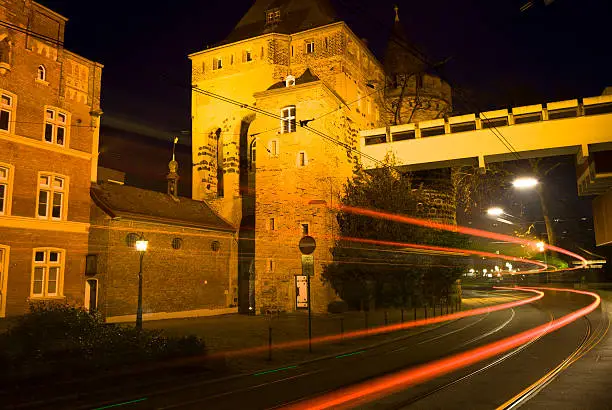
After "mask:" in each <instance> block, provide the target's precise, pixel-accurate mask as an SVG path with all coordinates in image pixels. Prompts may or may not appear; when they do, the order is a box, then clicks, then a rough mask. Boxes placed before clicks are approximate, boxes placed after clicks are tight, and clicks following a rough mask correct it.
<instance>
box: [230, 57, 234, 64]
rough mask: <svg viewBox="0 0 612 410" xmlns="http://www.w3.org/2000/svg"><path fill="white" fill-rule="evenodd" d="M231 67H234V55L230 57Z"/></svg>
mask: <svg viewBox="0 0 612 410" xmlns="http://www.w3.org/2000/svg"><path fill="white" fill-rule="evenodd" d="M230 65H234V55H233V54H232V55H231V56H230Z"/></svg>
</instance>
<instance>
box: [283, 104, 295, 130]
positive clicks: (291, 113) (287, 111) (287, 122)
mask: <svg viewBox="0 0 612 410" xmlns="http://www.w3.org/2000/svg"><path fill="white" fill-rule="evenodd" d="M296 125H297V124H296V119H295V105H292V106H289V107H285V108H283V109H282V110H281V132H282V133H283V134H287V133H290V132H295V129H296Z"/></svg>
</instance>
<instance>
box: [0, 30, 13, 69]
mask: <svg viewBox="0 0 612 410" xmlns="http://www.w3.org/2000/svg"><path fill="white" fill-rule="evenodd" d="M0 64H11V43H10V41H9V39H8V37H5V38H4V39H3V40H2V41H0Z"/></svg>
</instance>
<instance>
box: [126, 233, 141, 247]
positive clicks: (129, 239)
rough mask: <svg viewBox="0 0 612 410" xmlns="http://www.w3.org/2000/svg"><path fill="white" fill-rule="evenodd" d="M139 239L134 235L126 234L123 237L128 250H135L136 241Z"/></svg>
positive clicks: (138, 236)
mask: <svg viewBox="0 0 612 410" xmlns="http://www.w3.org/2000/svg"><path fill="white" fill-rule="evenodd" d="M139 238H140V235H138V234H135V233H128V234H127V236H126V237H125V244H126V245H127V246H128V247H129V248H136V241H137V240H138V239H139Z"/></svg>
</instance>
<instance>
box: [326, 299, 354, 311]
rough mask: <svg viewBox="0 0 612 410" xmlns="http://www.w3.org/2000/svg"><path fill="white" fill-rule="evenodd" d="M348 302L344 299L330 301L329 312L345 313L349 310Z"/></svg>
mask: <svg viewBox="0 0 612 410" xmlns="http://www.w3.org/2000/svg"><path fill="white" fill-rule="evenodd" d="M348 308H349V307H348V303H346V302H345V301H343V300H335V301H333V302H329V304H328V305H327V311H328V312H329V313H344V312H346V311H348Z"/></svg>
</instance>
